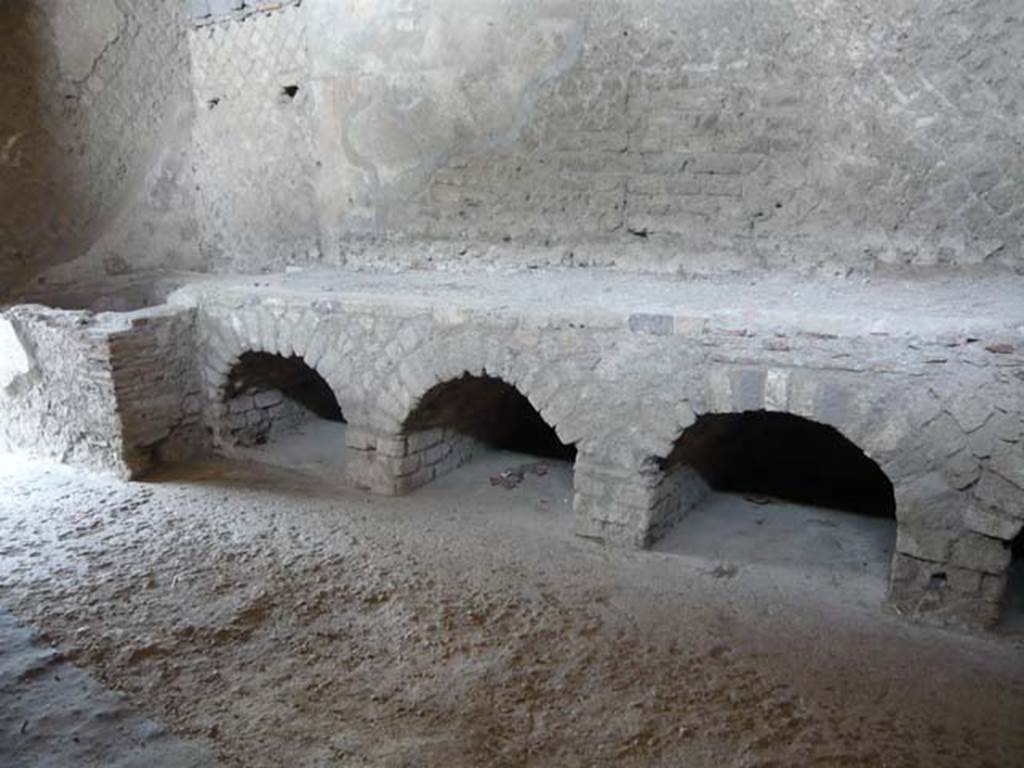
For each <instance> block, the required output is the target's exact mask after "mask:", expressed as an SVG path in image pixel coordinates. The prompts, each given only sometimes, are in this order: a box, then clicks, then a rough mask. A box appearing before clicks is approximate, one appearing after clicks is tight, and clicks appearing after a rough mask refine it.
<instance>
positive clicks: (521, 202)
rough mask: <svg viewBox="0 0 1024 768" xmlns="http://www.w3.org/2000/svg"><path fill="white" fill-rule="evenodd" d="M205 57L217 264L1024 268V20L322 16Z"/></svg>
mask: <svg viewBox="0 0 1024 768" xmlns="http://www.w3.org/2000/svg"><path fill="white" fill-rule="evenodd" d="M190 48H191V53H192V60H193V67H194V71H195V74H196V76H195V80H194V85H195V100H196V103H197V104H199V105H201V106H202V105H207V107H208V108H206V109H200V110H199V112H198V113H197V117H196V129H195V140H196V141H195V149H196V152H197V168H198V173H199V176H200V178H199V180H198V184H199V187H200V189H199V198H200V201H201V203H200V206H199V207H200V209H201V211H202V214H201V217H200V218H201V234H200V239H201V243H202V246H203V249H204V254H205V256H206V258H208V259H210V260H211V261H213V262H216V263H220V264H229V265H231V266H232V267H256V268H260V267H267V268H273V267H280V266H281V264H282V262H285V263H287V262H293V263H306V262H309V261H318V260H319V261H323V262H326V263H330V264H337V263H349V264H357V265H365V264H381V263H383V264H389V265H391V264H395V263H401V264H413V265H417V266H429V265H437V264H450V263H453V262H454V263H481V262H484V263H490V262H499V263H513V264H522V263H558V264H576V265H580V264H612V263H614V264H615V265H617V266H622V267H627V268H630V267H633V268H643V269H653V270H660V271H672V272H675V271H685V272H705V271H720V270H734V269H746V268H749V267H750V266H766V267H769V268H799V269H806V268H808V267H815V266H820V265H825V266H828V267H833V266H834V267H836V268H839V269H847V268H849V267H854V268H858V269H859V268H871V267H873V266H876V265H879V264H899V265H915V266H931V265H975V264H980V263H987V264H995V265H1001V266H1010V267H1018V268H1019V267H1020V266H1021V264H1022V260H1021V239H1022V231H1024V224H1022V222H1024V161H1022V154H1024V153H1022V151H1021V148H1022V146H1024V143H1022V142H1024V121H1022V119H1021V115H1020V108H1021V103H1022V98H1024V81H1022V80H1021V78H1019V77H1016V76H1015V72H1016V69H1017V62H1018V61H1019V60H1020V57H1021V56H1024V6H1021V5H1020V3H1018V2H1016V1H1015V0H970V1H969V2H960V1H959V0H955V1H954V0H928V1H927V2H919V1H918V0H913V1H911V0H862V1H861V2H853V3H850V2H830V1H829V0H758V1H757V2H749V1H748V0H686V2H651V1H650V0H604V1H602V2H582V1H581V0H563V2H556V3H531V2H527V3H523V2H511V0H479V1H477V2H472V3H470V2H467V1H466V0H432V1H431V2H426V0H383V1H381V0H305V2H303V3H301V4H299V5H295V4H290V5H288V6H287V7H285V8H283V9H282V10H280V11H279V12H276V13H260V14H249V15H246V16H244V18H239V17H238V16H237V15H236V16H234V17H232V16H228V17H225V18H224V19H223V20H222V21H221V22H220V23H215V24H209V23H206V24H204V25H202V26H200V27H198V28H196V29H194V30H193V31H192V32H191V33H190ZM290 86H293V87H297V91H294V95H293V96H288V95H286V91H285V90H284V89H285V88H288V87H290ZM381 238H385V239H387V240H388V241H390V242H392V243H403V242H414V243H416V244H417V245H416V247H414V248H409V249H392V250H386V251H383V252H382V251H381V250H380V249H379V248H377V247H376V245H377V243H378V242H379V240H380V239H381ZM371 244H372V246H371Z"/></svg>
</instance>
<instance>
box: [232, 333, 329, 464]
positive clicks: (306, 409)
mask: <svg viewBox="0 0 1024 768" xmlns="http://www.w3.org/2000/svg"><path fill="white" fill-rule="evenodd" d="M224 400H225V404H226V405H227V416H226V418H227V432H228V433H229V435H230V436H231V439H232V442H233V443H235V444H237V445H242V446H246V445H249V446H251V445H262V444H264V443H266V442H267V441H268V439H269V438H270V436H271V434H272V432H274V431H275V430H276V429H278V428H281V427H294V426H297V425H299V424H301V423H303V422H306V421H310V420H315V419H321V420H324V421H329V422H337V423H340V424H343V423H344V422H345V418H344V416H343V415H342V412H341V407H340V406H339V405H338V400H337V398H336V397H335V395H334V392H333V390H332V389H331V387H330V385H328V384H327V382H326V381H324V379H323V377H321V376H320V374H318V373H317V372H316V371H315V370H313V369H312V368H311V367H310V366H309V365H307V364H306V362H305V361H304V360H303V359H302V358H300V357H296V356H294V355H293V356H291V357H284V356H283V355H276V354H270V353H267V352H246V353H244V354H243V355H241V356H240V357H239V358H238V362H237V363H236V364H235V366H234V367H233V368H232V370H231V372H230V374H229V375H228V382H227V386H226V388H225V392H224Z"/></svg>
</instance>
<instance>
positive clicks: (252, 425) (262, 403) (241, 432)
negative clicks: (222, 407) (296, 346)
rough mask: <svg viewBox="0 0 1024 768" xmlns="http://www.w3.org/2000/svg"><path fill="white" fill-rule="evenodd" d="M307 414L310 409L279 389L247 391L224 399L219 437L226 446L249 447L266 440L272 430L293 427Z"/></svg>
mask: <svg viewBox="0 0 1024 768" xmlns="http://www.w3.org/2000/svg"><path fill="white" fill-rule="evenodd" d="M309 418H310V413H309V411H307V410H306V409H305V408H303V407H302V406H301V405H299V404H298V403H296V402H294V401H292V400H289V399H288V398H287V397H285V395H284V393H282V392H281V391H280V390H277V389H266V390H261V391H258V392H246V393H243V394H240V395H238V396H237V397H233V398H231V399H229V400H228V401H227V412H226V421H225V422H223V423H222V425H221V430H220V432H219V434H220V439H221V441H222V443H223V444H224V445H225V446H227V447H230V446H236V445H237V446H242V447H252V446H254V445H259V444H261V443H264V442H266V441H267V440H268V439H269V438H270V436H271V434H272V433H273V432H274V431H275V430H278V429H288V428H289V427H296V426H298V425H299V424H301V423H302V422H303V421H305V420H306V419H309Z"/></svg>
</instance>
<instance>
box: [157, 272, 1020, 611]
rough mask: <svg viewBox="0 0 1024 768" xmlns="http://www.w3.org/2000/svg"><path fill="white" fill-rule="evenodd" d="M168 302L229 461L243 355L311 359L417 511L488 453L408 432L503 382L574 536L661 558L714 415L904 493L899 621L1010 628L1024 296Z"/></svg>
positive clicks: (901, 288)
mask: <svg viewBox="0 0 1024 768" xmlns="http://www.w3.org/2000/svg"><path fill="white" fill-rule="evenodd" d="M169 303H170V305H171V307H172V308H177V310H175V309H165V310H163V311H170V312H172V313H174V312H178V313H194V317H195V322H196V332H195V337H194V343H195V345H196V348H195V351H194V352H190V353H188V354H190V355H191V356H192V359H194V360H195V361H196V369H197V374H198V377H199V380H200V381H201V382H202V387H201V388H202V390H203V393H202V402H203V403H204V404H205V405H204V416H203V418H204V421H205V424H206V426H207V428H208V430H209V438H210V440H211V441H212V443H213V444H214V445H217V444H218V443H222V442H223V441H224V439H225V435H226V430H227V427H226V425H227V424H228V417H229V416H230V413H229V408H228V404H227V402H226V400H227V398H226V393H227V390H228V387H229V379H230V376H231V372H232V370H233V369H234V368H235V366H236V365H237V363H238V361H239V358H240V357H241V356H242V355H243V354H245V353H248V352H264V353H270V354H276V355H281V356H284V357H286V358H287V357H292V356H296V357H299V358H301V359H302V360H304V361H305V363H307V364H308V365H309V366H311V367H312V368H313V369H315V370H316V371H318V372H319V373H320V375H321V376H322V377H323V379H324V380H326V382H327V383H328V384H329V385H330V388H331V390H332V391H333V393H334V395H335V396H336V398H337V401H338V404H339V405H340V407H341V411H342V413H343V414H344V418H345V420H346V421H347V422H348V429H347V451H348V456H347V459H346V467H347V469H346V472H347V476H348V478H349V479H350V481H351V482H352V483H353V484H354V485H356V486H359V487H364V488H367V489H369V490H372V491H374V492H377V493H383V494H396V493H404V492H407V491H410V490H411V489H413V488H415V487H416V486H418V485H422V484H423V483H425V482H429V481H430V479H432V478H433V477H436V476H438V475H440V474H443V473H444V472H446V471H449V470H451V469H453V468H455V467H456V466H458V465H459V463H461V462H462V461H464V460H465V459H466V458H467V457H468V456H470V455H472V452H473V450H474V445H473V440H472V439H471V438H467V437H466V436H465V435H464V434H462V433H461V432H460V431H459V430H458V429H453V428H447V427H445V426H444V425H436V424H435V425H424V424H423V423H422V422H421V421H419V420H417V419H416V418H414V414H415V413H416V411H417V407H418V406H419V404H420V403H421V401H422V399H423V397H424V395H425V394H426V393H428V392H431V391H436V388H437V387H438V386H440V385H443V384H445V383H446V382H452V381H455V380H458V379H460V377H463V376H465V375H467V374H469V375H470V376H473V377H492V378H495V379H500V380H501V381H502V382H505V383H507V384H510V385H512V386H513V387H515V389H516V390H518V392H519V393H521V394H522V395H524V396H525V397H526V398H528V400H529V401H530V403H532V405H533V406H534V408H535V409H536V410H537V411H538V412H539V413H540V414H541V415H542V416H543V418H544V420H545V421H546V422H547V423H548V424H550V425H551V426H552V427H553V428H554V429H555V431H556V432H557V434H558V437H559V439H560V440H561V442H562V443H565V444H571V445H574V446H575V448H576V451H577V454H576V462H575V505H574V508H575V514H576V517H577V520H576V527H577V530H578V532H579V533H581V534H582V535H586V536H590V537H596V538H600V539H604V540H606V541H610V542H615V543H621V544H627V545H633V546H648V545H649V544H651V543H652V542H653V540H655V539H656V538H657V537H658V536H659V535H661V534H662V533H663V532H664V531H666V530H667V529H668V528H670V527H671V526H672V524H673V523H674V522H675V521H676V520H677V519H679V517H680V516H682V515H683V514H685V513H686V511H687V510H688V509H689V508H690V507H691V506H692V505H693V504H694V503H695V502H696V501H697V500H699V498H701V497H702V495H703V494H705V493H706V491H707V483H705V482H704V479H702V478H701V476H700V473H699V472H697V471H696V470H695V469H694V468H693V467H691V466H689V465H688V464H687V463H686V462H685V461H684V460H682V459H679V457H678V455H677V454H678V452H677V451H675V449H676V448H677V446H678V445H679V440H680V437H681V436H682V435H683V434H684V433H685V431H686V430H687V429H688V428H689V427H691V426H692V425H694V423H695V422H696V420H697V418H698V417H699V416H702V415H706V414H730V413H741V412H758V411H768V412H779V413H789V414H793V415H795V416H798V417H802V418H804V419H807V420H810V421H813V422H815V423H818V424H823V425H827V426H829V427H832V428H834V429H835V430H837V431H838V432H839V433H840V434H841V435H842V436H843V437H845V438H846V439H847V440H849V441H850V442H852V443H853V444H854V445H855V446H857V447H858V448H860V449H861V450H862V451H863V452H864V453H865V454H866V455H867V456H868V457H870V459H872V460H873V461H874V462H875V463H877V465H878V467H880V468H881V470H882V471H883V472H884V473H885V475H886V477H887V478H888V480H889V481H890V482H891V484H892V486H893V490H894V495H895V502H896V518H897V524H898V540H897V547H896V554H895V556H894V560H893V567H892V579H891V593H890V597H891V600H892V602H893V604H894V605H895V606H896V607H897V608H898V609H899V610H901V611H904V612H906V613H910V614H915V615H927V616H930V617H932V618H935V619H938V620H951V621H956V622H965V623H969V624H974V625H987V624H992V623H993V622H994V621H995V620H996V618H997V617H998V613H999V605H1000V600H1001V597H1002V593H1003V589H1004V585H1005V573H1006V568H1007V565H1008V563H1009V561H1010V556H1011V555H1010V542H1011V541H1012V540H1013V539H1014V538H1015V537H1016V536H1018V535H1019V532H1020V530H1021V527H1022V524H1024V490H1022V489H1024V443H1022V437H1024V279H1021V278H1019V277H1008V276H997V277H996V276H990V277H982V276H976V277H972V278H967V277H942V278H938V277H936V278H917V279H915V280H913V281H900V280H896V279H891V278H890V279H886V278H882V277H879V276H875V277H873V278H871V279H870V281H869V280H867V279H865V278H860V277H857V278H852V279H843V278H833V279H829V278H825V279H821V278H817V279H815V280H813V281H811V280H802V279H798V278H791V277H781V276H775V277H767V278H763V279H760V278H759V279H753V278H752V279H746V280H744V279H739V278H736V277H732V278H729V279H724V278H723V279H715V280H703V281H692V280H691V281H684V280H671V279H666V278H663V277H662V278H655V277H643V276H636V275H626V274H622V273H612V272H604V271H598V270H564V271H551V270H535V271H525V272H517V273H498V272H494V273H490V272H478V273H462V272H460V273H445V272H421V273H420V272H405V273H401V274H379V273H360V272H344V271H341V272H339V271H330V272H327V271H325V272H313V271H304V272H296V273H292V274H287V275H275V276H263V275H260V276H245V277H230V278H204V279H202V280H196V281H195V282H193V283H191V284H189V285H187V286H185V287H183V288H181V289H179V290H178V291H176V292H175V293H173V294H172V295H171V297H170V299H169ZM189 316H191V315H189ZM184 338H185V337H182V339H184ZM180 356H181V355H175V359H178V358H179V357H180ZM186 356H188V355H186ZM166 406H167V407H169V408H179V409H180V407H181V405H180V404H175V403H171V402H170V401H168V402H167V404H166ZM179 416H184V418H185V419H186V421H185V423H187V416H188V415H187V414H184V415H183V414H180V413H178V414H175V415H174V418H172V417H168V419H167V420H168V421H169V423H178V422H176V421H175V418H177V417H179ZM200 443H205V439H204V440H201V441H200ZM202 447H204V445H202V444H197V446H196V448H197V449H201V448H202ZM153 453H154V451H153V449H152V448H150V449H149V454H148V455H153Z"/></svg>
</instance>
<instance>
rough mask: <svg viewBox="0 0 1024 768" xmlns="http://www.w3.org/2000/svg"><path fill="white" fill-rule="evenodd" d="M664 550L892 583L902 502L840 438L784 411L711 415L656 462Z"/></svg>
mask: <svg viewBox="0 0 1024 768" xmlns="http://www.w3.org/2000/svg"><path fill="white" fill-rule="evenodd" d="M658 469H659V470H660V474H661V477H662V478H663V479H662V485H663V486H664V490H663V491H662V493H661V496H662V499H663V501H662V505H663V508H662V510H661V513H660V518H661V520H662V521H663V524H664V525H665V527H666V529H667V526H670V525H672V523H674V522H675V521H679V522H678V524H676V525H675V527H674V528H672V530H671V532H670V533H668V535H667V536H666V537H665V539H664V541H663V542H662V546H663V547H664V548H666V549H670V550H678V551H680V552H683V553H687V554H691V553H692V554H701V555H706V554H708V553H709V552H711V553H714V554H715V555H716V556H717V557H719V558H720V559H725V560H730V561H738V562H743V561H750V562H759V563H766V564H777V565H790V564H800V565H801V567H802V566H804V565H807V566H812V567H815V568H822V569H825V570H827V571H830V572H831V573H832V574H833V575H835V574H836V573H837V572H840V573H843V574H844V575H859V574H863V575H866V576H872V577H880V578H881V579H882V581H883V582H884V580H885V578H886V577H887V575H888V570H889V563H890V560H891V557H892V552H893V548H894V546H895V538H896V520H895V517H896V515H895V513H896V501H895V493H894V490H893V486H892V483H891V482H890V481H889V479H888V477H886V475H885V473H884V472H883V471H882V469H881V468H880V467H879V466H878V465H877V464H876V463H875V462H874V461H873V460H872V459H871V458H869V457H868V456H867V455H866V454H865V453H864V452H863V451H861V450H860V448H858V447H857V446H856V445H854V444H853V443H852V442H850V441H849V440H848V439H847V438H846V437H844V436H843V435H842V434H841V433H840V432H839V431H838V430H836V429H835V428H833V427H830V426H827V425H825V424H820V423H818V422H814V421H810V420H808V419H804V418H802V417H799V416H794V415H792V414H787V413H775V412H767V411H746V412H741V413H723V414H706V415H703V416H701V417H699V418H698V419H697V421H696V422H695V423H694V424H693V425H692V426H691V427H689V428H688V429H687V430H686V431H685V432H684V433H683V434H682V435H681V436H680V438H679V439H678V440H677V441H676V444H675V446H674V448H673V450H672V452H671V453H670V454H669V456H667V457H666V458H664V459H662V460H660V461H659V462H658Z"/></svg>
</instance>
